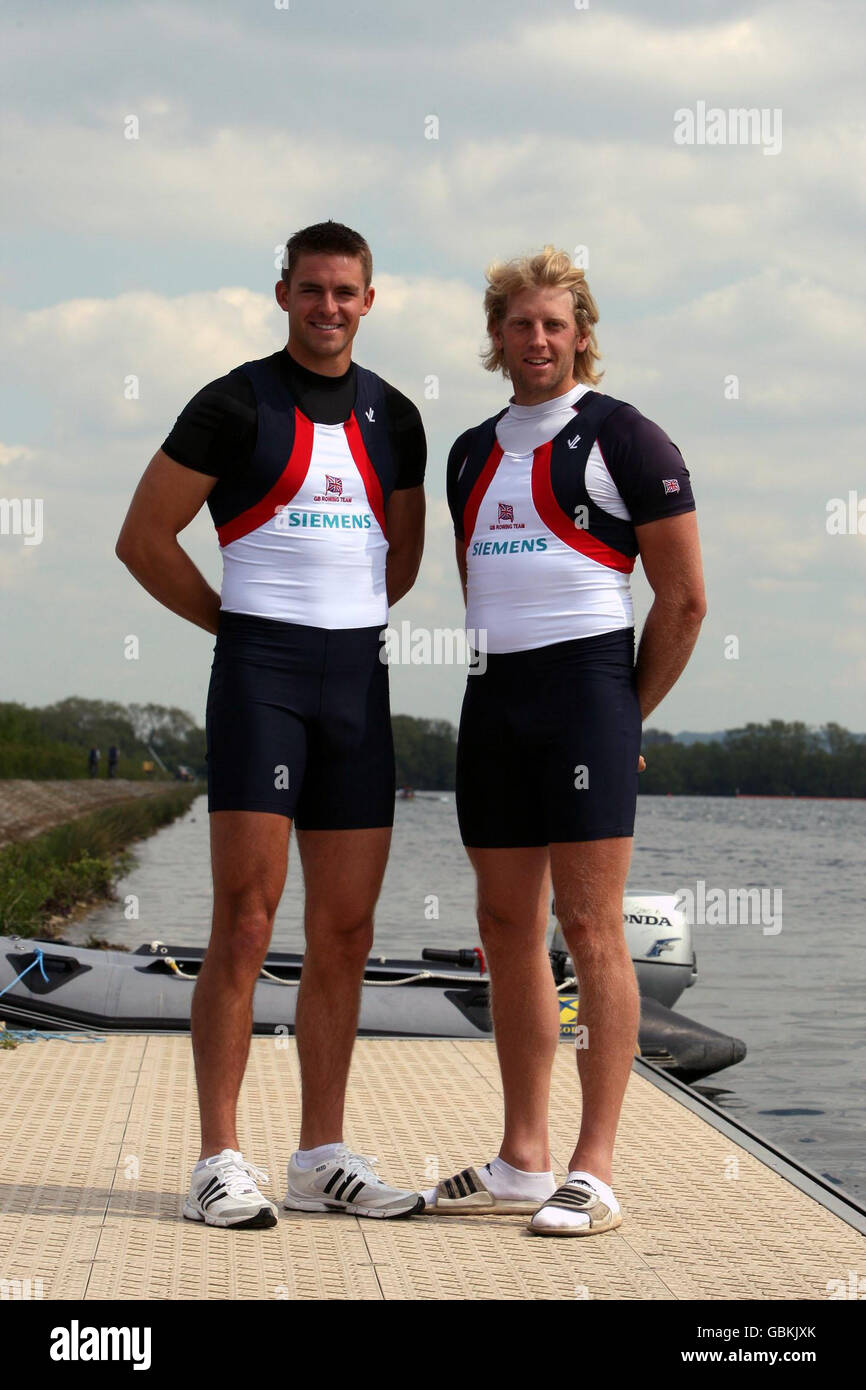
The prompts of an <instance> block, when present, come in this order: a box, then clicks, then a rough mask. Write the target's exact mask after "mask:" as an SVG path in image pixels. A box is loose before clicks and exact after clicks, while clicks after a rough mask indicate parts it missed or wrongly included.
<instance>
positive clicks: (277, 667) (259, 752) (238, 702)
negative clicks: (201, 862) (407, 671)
mask: <svg viewBox="0 0 866 1390" xmlns="http://www.w3.org/2000/svg"><path fill="white" fill-rule="evenodd" d="M383 626H384V625H383ZM382 630H383V627H372V628H338V629H329V628H328V629H326V628H318V627H305V626H303V625H302V624H300V623H283V622H277V621H275V620H274V619H272V618H257V617H249V616H248V615H247V614H244V613H231V612H226V611H222V612H221V613H220V616H219V631H218V633H217V640H216V646H215V647H214V659H213V666H212V667H211V678H210V687H209V689H208V697H207V717H206V721H205V727H206V732H207V763H208V810H209V811H274V812H277V813H278V814H279V815H283V816H289V817H291V818H292V820H294V821H295V823H296V824H297V826H298V828H299V829H302V830H360V829H367V828H372V827H375V826H389V825H393V823H394V745H393V742H392V738H391V714H390V703H389V692H388V667H387V664H385V663H384V662H382V661H381V660H380V659H379V658H380V651H381V650H382V646H383V644H382V640H381V636H380V634H381V632H382Z"/></svg>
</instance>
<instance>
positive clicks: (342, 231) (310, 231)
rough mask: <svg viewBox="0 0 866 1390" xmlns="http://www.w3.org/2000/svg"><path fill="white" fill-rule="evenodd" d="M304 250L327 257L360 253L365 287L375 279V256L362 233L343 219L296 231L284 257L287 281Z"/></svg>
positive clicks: (359, 257)
mask: <svg viewBox="0 0 866 1390" xmlns="http://www.w3.org/2000/svg"><path fill="white" fill-rule="evenodd" d="M305 251H313V252H317V253H319V254H324V255H326V256H357V258H358V260H359V261H360V262H361V268H362V269H363V272H364V288H365V289H369V286H370V281H371V280H372V278H373V256H372V254H371V252H370V248H369V246H368V245H367V243H366V241H365V240H364V238H363V237H362V236H361V233H360V232H353V231H352V228H351V227H344V226H343V223H342V222H331V221H328V222H315V223H314V224H313V225H312V227H303V228H302V229H301V231H299V232H294V233H293V234H292V235H291V236H290V237H289V239H288V241H287V242H286V250H285V255H284V256H283V280H284V281H285V283H286V284H288V283H289V281H290V280H291V278H292V272H293V271H294V269H295V266H296V265H297V263H298V257H299V256H301V255H303V254H304V252H305Z"/></svg>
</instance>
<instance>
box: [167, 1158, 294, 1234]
mask: <svg viewBox="0 0 866 1390" xmlns="http://www.w3.org/2000/svg"><path fill="white" fill-rule="evenodd" d="M268 1181H269V1178H268V1175H267V1173H264V1172H262V1170H261V1168H254V1167H253V1165H252V1164H251V1163H247V1162H246V1160H245V1159H244V1157H243V1154H241V1153H239V1152H238V1150H237V1149H223V1151H222V1153H218V1154H215V1155H214V1156H213V1157H212V1158H209V1159H208V1160H207V1162H206V1164H205V1166H204V1167H203V1168H197V1169H195V1171H194V1172H193V1175H192V1183H191V1185H190V1190H189V1196H188V1197H187V1199H186V1201H185V1202H184V1204H183V1214H184V1216H185V1217H186V1218H187V1220H188V1221H204V1222H205V1223H206V1225H208V1226H231V1227H233V1228H235V1229H238V1230H259V1229H263V1228H264V1227H267V1226H276V1224H277V1208H276V1207H275V1206H274V1204H273V1202H271V1201H269V1200H268V1198H267V1197H265V1196H264V1194H263V1193H261V1192H260V1191H259V1189H258V1187H257V1186H256V1183H258V1182H268Z"/></svg>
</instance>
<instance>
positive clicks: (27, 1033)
mask: <svg viewBox="0 0 866 1390" xmlns="http://www.w3.org/2000/svg"><path fill="white" fill-rule="evenodd" d="M3 1038H14V1040H15V1042H38V1041H39V1039H40V1038H44V1039H45V1041H46V1042H80V1043H101V1042H105V1038H91V1037H88V1036H87V1034H85V1033H40V1032H38V1030H37V1029H36V1028H27V1029H21V1028H4V1029H3V1031H2V1032H0V1040H2V1039H3Z"/></svg>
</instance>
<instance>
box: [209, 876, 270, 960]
mask: <svg viewBox="0 0 866 1390" xmlns="http://www.w3.org/2000/svg"><path fill="white" fill-rule="evenodd" d="M273 925H274V910H273V909H272V908H271V906H270V904H268V903H266V902H264V901H263V900H262V899H261V897H260V896H259V895H244V894H241V895H237V896H232V897H228V898H224V899H223V900H222V901H220V902H218V903H217V904H216V910H215V913H214V930H213V932H212V934H211V941H210V946H209V948H208V954H209V955H210V956H212V957H213V958H214V959H215V960H219V961H220V962H222V963H224V964H225V965H226V966H228V967H229V968H230V969H231V970H233V971H238V972H240V973H245V972H247V971H253V972H254V973H258V971H259V969H260V968H261V964H262V961H263V960H264V958H265V956H266V955H267V952H268V946H269V945H270V941H271V933H272V931H273Z"/></svg>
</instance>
